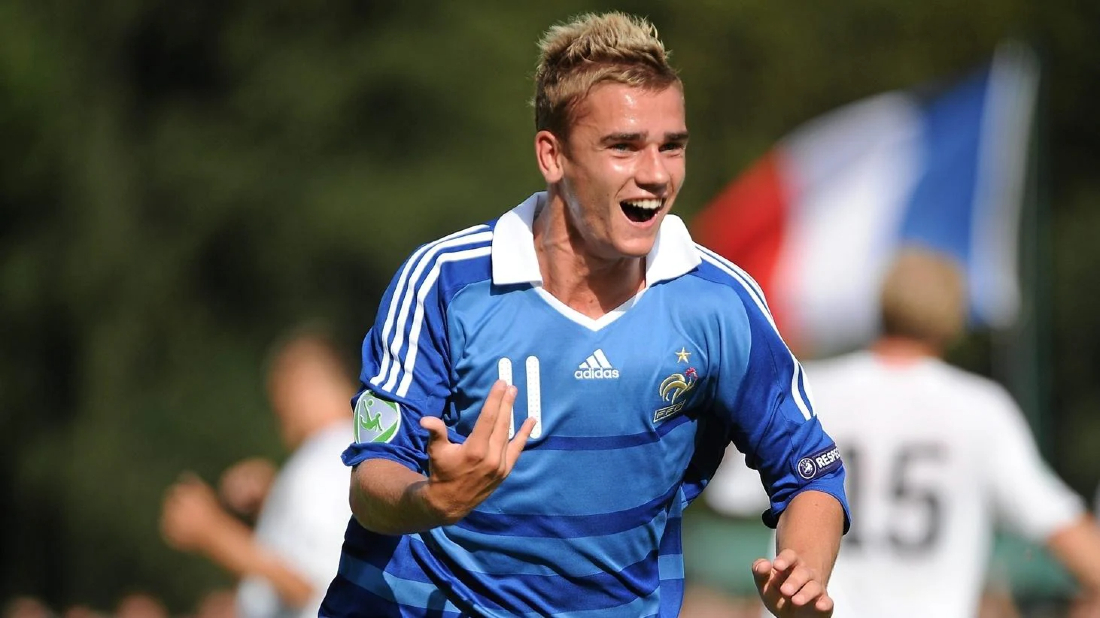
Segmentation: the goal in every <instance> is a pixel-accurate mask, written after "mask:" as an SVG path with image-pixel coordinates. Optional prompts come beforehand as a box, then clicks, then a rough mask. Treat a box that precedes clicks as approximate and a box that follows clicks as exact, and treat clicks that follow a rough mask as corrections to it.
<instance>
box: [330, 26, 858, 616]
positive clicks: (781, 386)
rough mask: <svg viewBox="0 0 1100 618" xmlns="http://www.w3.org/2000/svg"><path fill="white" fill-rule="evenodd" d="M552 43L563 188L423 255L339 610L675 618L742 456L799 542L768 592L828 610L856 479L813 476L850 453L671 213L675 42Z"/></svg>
mask: <svg viewBox="0 0 1100 618" xmlns="http://www.w3.org/2000/svg"><path fill="white" fill-rule="evenodd" d="M541 47H542V57H541V59H540V62H539V67H538V69H537V71H536V82H537V86H536V95H535V110H536V112H535V115H536V128H537V133H536V135H535V144H534V145H535V154H536V160H537V163H538V166H539V170H540V171H541V173H542V175H543V177H544V179H545V181H546V189H547V190H546V192H539V193H536V194H534V195H532V196H531V197H530V198H528V199H527V200H525V201H524V202H523V203H522V204H520V205H519V206H517V207H516V208H514V209H513V210H511V211H509V212H507V213H505V214H504V215H502V216H501V217H500V218H499V219H496V220H495V221H492V222H490V223H488V224H486V225H477V226H474V227H471V228H469V229H467V230H463V231H461V232H457V233H455V234H452V235H451V236H448V237H446V238H444V239H441V240H439V241H437V242H433V243H429V244H427V245H425V246H423V247H421V248H420V249H419V250H417V251H416V252H415V253H414V254H413V255H412V257H410V258H409V259H408V260H407V261H406V262H405V265H404V266H403V267H402V268H401V269H400V270H399V272H398V273H397V275H396V276H395V277H394V278H393V281H392V283H391V285H390V287H389V289H388V290H387V291H386V294H385V296H384V299H383V302H382V306H381V308H380V309H379V311H378V313H377V318H376V322H375V324H374V327H373V329H372V330H371V331H370V333H369V334H368V336H367V338H366V341H364V344H363V371H362V374H361V376H360V380H361V383H362V385H363V391H362V392H361V394H360V396H359V397H358V399H357V404H356V415H357V419H358V434H357V440H356V443H355V444H353V445H352V446H351V447H350V448H349V449H348V450H347V451H346V452H345V455H344V456H345V461H346V463H348V464H349V465H352V466H355V469H354V470H355V471H354V473H353V480H352V510H353V511H354V513H355V521H353V522H352V523H351V524H350V525H349V527H348V533H347V539H346V541H345V544H344V553H343V557H342V559H341V561H340V572H339V576H338V577H337V578H336V579H335V580H334V581H333V583H332V585H331V586H330V588H329V592H328V595H327V596H326V597H325V601H324V603H323V605H322V606H321V615H322V616H331V617H345V616H347V617H352V616H354V617H366V616H402V617H410V616H460V615H462V616H467V615H475V616H518V615H532V616H533V615H542V616H580V615H583V616H593V617H595V616H600V617H609V618H613V617H617V616H623V617H629V618H637V617H638V616H658V615H659V616H665V617H669V618H670V617H672V616H675V615H676V614H677V613H678V610H679V607H680V600H681V597H682V578H683V562H682V554H681V549H680V529H679V524H680V519H681V514H682V511H683V508H684V507H685V506H686V504H687V503H688V502H689V501H690V500H691V499H693V498H695V497H696V495H698V493H699V492H700V491H702V487H703V485H704V484H705V483H706V481H707V480H708V479H709V477H710V475H711V473H712V472H713V471H714V468H715V467H716V466H717V462H718V460H719V458H720V457H721V455H722V453H723V451H724V449H725V447H726V445H727V444H729V443H730V442H731V441H733V442H735V443H736V444H737V445H738V447H740V448H742V449H743V450H745V451H747V452H749V453H751V457H750V461H751V462H752V463H753V464H754V465H755V466H756V467H757V468H758V469H759V470H760V472H761V476H762V477H763V478H764V481H765V484H766V485H767V487H768V488H769V490H770V494H771V500H772V504H771V506H770V508H769V510H768V515H767V521H768V523H770V524H771V525H773V526H775V525H778V528H779V545H780V547H781V548H782V549H783V551H781V552H780V553H779V555H778V556H777V557H776V558H775V560H774V561H769V560H766V559H763V558H761V559H760V560H758V561H757V562H755V563H754V564H753V565H752V567H751V568H752V569H753V571H754V573H755V574H756V578H757V579H756V581H757V583H758V585H759V587H760V589H761V595H762V596H763V598H764V599H765V602H766V603H767V604H768V605H769V606H771V607H773V608H777V609H778V608H781V613H782V614H783V615H785V616H827V615H829V613H830V612H831V609H832V600H831V599H830V598H829V596H828V594H827V593H826V591H825V583H826V581H827V579H828V574H829V571H830V569H831V566H832V562H833V560H834V558H835V555H836V549H837V547H838V546H839V543H840V536H841V533H842V529H843V528H844V524H845V519H846V516H845V511H844V504H843V468H842V467H841V463H840V461H839V460H837V459H835V458H834V459H830V461H829V463H828V464H826V465H822V466H821V467H820V468H815V469H814V470H807V469H806V468H805V467H801V468H800V467H799V465H798V464H799V462H800V461H810V460H811V458H813V457H815V456H816V457H831V455H830V454H831V453H834V452H835V445H834V444H833V443H832V440H831V439H829V437H828V436H827V435H826V434H825V433H824V432H823V431H822V428H821V426H820V424H819V423H818V421H817V417H816V416H814V414H813V410H812V409H811V408H810V407H809V404H808V403H807V397H806V392H805V386H804V384H803V381H802V379H801V373H802V371H801V366H800V365H799V364H798V361H797V360H795V358H794V356H792V355H791V353H790V352H789V351H788V350H787V347H786V346H785V345H784V343H783V341H782V340H781V339H780V338H779V335H778V333H777V332H776V330H775V327H774V326H773V324H772V322H771V316H770V315H769V313H768V310H767V307H766V305H765V303H764V300H763V298H762V296H761V294H760V289H759V288H758V287H757V286H756V285H755V283H754V282H753V281H752V280H751V279H749V278H748V277H747V276H746V275H745V274H744V273H743V272H741V271H740V270H739V269H737V268H736V267H734V266H732V265H731V264H729V263H728V262H726V261H724V260H722V259H720V258H717V257H715V256H714V255H713V254H711V253H710V252H708V251H706V250H705V249H702V248H700V247H698V246H696V245H695V244H694V243H693V242H692V241H691V238H690V237H689V236H688V233H687V229H686V227H685V226H684V224H683V222H682V221H680V220H679V219H678V218H676V217H673V216H668V211H669V209H670V208H671V207H672V205H673V201H674V200H675V198H676V196H677V193H678V191H679V189H680V186H681V182H682V181H683V179H684V173H685V149H686V145H687V139H688V135H687V126H686V122H685V114H684V97H683V89H682V84H681V82H680V80H679V78H678V77H677V75H676V72H675V71H674V70H673V69H672V68H671V67H670V66H669V65H668V62H667V59H666V55H665V50H664V46H663V44H662V43H661V42H660V40H659V39H658V38H657V36H656V30H655V29H654V28H653V27H652V26H651V25H650V24H648V23H647V22H645V21H644V20H640V19H637V18H632V17H629V16H626V15H623V14H619V13H611V14H607V15H599V16H597V15H585V16H582V17H580V18H578V19H577V20H575V21H573V22H571V23H569V24H564V25H560V26H557V27H554V28H552V29H551V30H550V31H549V32H548V33H547V35H546V37H545V38H544V39H543V41H542V46H541ZM513 406H514V407H513ZM521 451H522V456H521ZM745 568H746V569H747V568H749V565H748V564H746V565H745Z"/></svg>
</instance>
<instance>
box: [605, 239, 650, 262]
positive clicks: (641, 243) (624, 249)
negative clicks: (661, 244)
mask: <svg viewBox="0 0 1100 618" xmlns="http://www.w3.org/2000/svg"><path fill="white" fill-rule="evenodd" d="M656 242H657V239H656V237H654V238H636V239H633V240H629V241H626V242H621V243H616V246H615V248H616V249H617V250H618V252H619V253H620V254H622V255H623V256H624V257H631V258H644V257H645V256H647V255H649V252H650V251H652V250H653V245H654V243H656Z"/></svg>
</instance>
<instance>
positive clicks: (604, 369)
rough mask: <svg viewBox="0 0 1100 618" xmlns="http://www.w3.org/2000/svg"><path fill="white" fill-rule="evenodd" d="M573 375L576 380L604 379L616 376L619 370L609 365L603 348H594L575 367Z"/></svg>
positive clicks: (609, 362)
mask: <svg viewBox="0 0 1100 618" xmlns="http://www.w3.org/2000/svg"><path fill="white" fill-rule="evenodd" d="M573 377H574V378H576V379H578V380H606V379H608V378H618V377H619V370H618V369H615V368H614V367H612V366H611V361H609V360H607V357H606V356H604V353H603V350H596V351H595V352H593V353H592V354H591V355H590V356H589V357H588V358H586V359H585V360H584V362H583V363H581V364H580V366H578V367H577V370H576V371H574V372H573Z"/></svg>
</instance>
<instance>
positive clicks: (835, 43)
mask: <svg viewBox="0 0 1100 618" xmlns="http://www.w3.org/2000/svg"><path fill="white" fill-rule="evenodd" d="M610 8H617V9H621V10H626V11H630V12H636V13H640V14H645V15H648V16H650V17H651V18H652V19H653V20H654V21H655V23H656V24H657V25H658V26H659V28H660V29H661V32H662V35H663V37H664V39H665V40H666V43H667V44H668V45H669V46H670V47H671V48H672V50H673V58H674V61H675V63H676V64H677V65H678V66H679V67H681V70H682V75H683V77H684V80H685V83H686V85H687V94H688V98H687V102H688V117H689V118H688V119H689V126H690V127H691V129H692V135H693V137H692V145H691V167H690V171H691V173H690V174H689V177H690V178H691V181H690V182H689V183H688V184H687V186H686V189H685V192H684V193H683V195H682V197H681V201H680V204H681V206H680V214H682V215H684V216H686V217H690V216H691V214H692V213H694V212H695V211H697V210H698V209H699V208H700V207H701V206H702V205H703V204H704V203H705V202H706V201H707V200H708V199H709V198H710V197H711V196H712V195H714V194H715V193H716V192H717V191H718V190H719V189H720V188H721V187H722V186H723V185H724V184H725V183H726V182H728V181H729V180H730V179H731V178H732V177H733V176H734V175H735V174H736V173H737V172H739V171H740V170H742V169H743V168H744V167H745V166H746V165H747V164H748V163H749V162H750V161H752V160H753V159H754V158H756V157H757V156H759V155H760V154H762V153H763V152H764V151H765V150H766V149H767V148H768V147H769V146H770V145H771V144H772V143H773V142H774V140H776V139H777V138H779V137H780V136H782V135H783V134H785V133H786V132H787V131H789V130H790V129H792V128H793V127H794V126H795V125H797V124H798V123H800V122H802V121H804V120H807V119H809V118H811V117H813V116H815V115H817V114H819V113H822V112H824V111H826V110H828V109H830V108H832V107H834V106H837V105H839V104H842V103H845V102H848V101H851V100H854V99H856V98H859V97H862V96H866V95H870V94H872V93H876V92H880V91H883V90H887V89H892V88H899V87H909V86H912V85H915V84H919V83H924V82H927V81H929V80H935V79H943V78H948V77H950V76H952V75H954V74H957V73H959V72H961V71H964V70H967V69H969V68H971V67H972V66H974V65H976V64H978V63H980V62H983V61H984V60H985V59H987V58H988V57H989V56H990V54H991V53H992V50H993V49H994V47H995V45H996V44H997V42H998V41H1000V40H1002V39H1003V38H1005V37H1007V36H1016V37H1020V38H1023V39H1024V40H1027V41H1030V42H1032V43H1033V44H1034V45H1035V46H1036V47H1037V49H1038V50H1039V51H1040V54H1041V56H1042V59H1043V62H1044V68H1045V70H1046V75H1045V78H1046V79H1045V85H1046V87H1045V89H1044V100H1045V101H1046V103H1045V105H1044V109H1045V117H1044V123H1045V126H1046V129H1045V131H1044V135H1043V142H1044V149H1043V159H1042V169H1043V171H1044V177H1045V178H1046V182H1045V184H1044V186H1045V187H1046V191H1045V193H1044V195H1045V197H1046V199H1047V201H1048V202H1049V205H1050V208H1051V212H1052V217H1053V219H1052V224H1051V227H1052V234H1053V236H1052V238H1053V239H1054V240H1053V247H1054V257H1053V259H1052V260H1051V263H1050V264H1047V265H1045V267H1044V268H1043V270H1042V273H1041V275H1042V277H1043V278H1044V280H1047V281H1049V282H1050V288H1051V290H1052V295H1053V298H1052V300H1051V302H1052V307H1053V312H1054V313H1053V332H1052V333H1051V337H1053V351H1054V352H1053V357H1052V359H1051V366H1052V368H1053V377H1052V380H1053V384H1052V387H1053V388H1052V391H1053V393H1054V401H1053V404H1054V405H1053V406H1052V409H1053V410H1055V412H1056V416H1055V417H1054V418H1055V421H1054V439H1053V443H1054V444H1056V445H1057V448H1056V449H1054V450H1053V452H1052V456H1053V459H1054V464H1055V467H1056V468H1057V469H1058V470H1059V471H1060V472H1062V473H1063V474H1065V475H1066V476H1067V478H1069V479H1070V480H1071V481H1072V482H1073V484H1074V486H1075V487H1076V488H1077V489H1078V490H1080V491H1082V492H1089V493H1090V494H1091V492H1092V491H1093V489H1094V487H1095V483H1096V481H1097V478H1098V477H1100V454H1098V452H1097V451H1096V449H1094V448H1093V446H1094V444H1095V442H1096V440H1097V438H1098V437H1100V414H1097V413H1096V411H1097V409H1098V408H1100V383H1098V382H1097V381H1096V379H1095V376H1096V375H1098V374H1100V320H1098V319H1097V318H1096V315H1097V314H1098V311H1100V307H1098V303H1100V300H1098V298H1097V296H1096V295H1095V294H1092V293H1090V289H1091V287H1092V286H1093V285H1095V279H1096V275H1095V273H1096V272H1098V271H1100V243H1096V242H1095V240H1094V239H1095V234H1096V233H1097V231H1098V230H1100V214H1098V213H1100V211H1098V210H1097V209H1096V208H1095V207H1094V206H1095V204H1096V203H1097V202H1098V201H1100V176H1097V175H1096V173H1095V170H1097V169H1100V116H1098V115H1097V114H1095V113H1094V112H1093V108H1092V106H1093V105H1094V104H1095V101H1097V100H1098V99H1100V46H1097V45H1096V41H1097V40H1100V5H1098V4H1096V3H1084V2H1073V1H1071V0H1050V1H1046V2H1042V3H1039V2H1034V1H1026V0H975V1H973V2H967V3H959V2H950V1H947V0H929V1H927V2H902V1H901V0H843V1H835V2H804V1H796V0H768V1H765V0H743V1H742V2H726V1H718V0H698V1H696V2H691V3H683V2H676V3H674V2H669V1H657V0H651V1H646V2H643V1H634V2H629V1H624V2H621V3H618V4H615V5H612V4H610V3H607V2H582V1H580V0H563V1H560V2H556V3H543V4H538V5H530V6H527V5H522V4H519V3H513V2H505V1H503V0H487V1H485V2H479V3H476V6H474V5H471V4H469V3H437V2H426V1H424V0H410V1H406V2H401V3H398V2H392V1H391V2H362V1H351V0H330V1H327V2H318V3H308V2H292V1H288V0H273V1H271V2H243V1H241V0H225V1H212V0H197V1H194V2H183V3H180V2H157V1H144V2H138V1H137V0H103V1H102V2H97V3H78V2H65V1H61V0H34V1H31V0H11V1H9V2H4V3H0V299H2V302H0V324H2V325H3V333H4V334H3V339H4V341H3V345H2V346H0V410H2V412H0V414H2V416H0V448H2V450H3V455H4V456H3V458H2V460H0V510H2V512H3V514H4V521H5V522H7V524H6V527H5V528H3V529H2V530H0V599H3V598H6V597H8V596H9V595H12V594H16V593H31V594H37V595H42V596H44V597H45V598H46V599H47V600H49V601H50V602H51V603H54V604H56V605H59V606H60V605H64V604H69V603H75V602H80V603H87V604H91V605H92V606H94V607H100V608H110V607H111V605H112V603H114V601H115V599H117V597H118V595H119V594H121V593H123V592H125V591H127V590H130V589H137V588H141V589H146V590H150V591H153V592H155V593H157V594H160V595H162V596H163V597H164V598H165V599H166V600H167V601H168V602H169V604H170V606H171V607H172V608H173V609H174V610H175V611H185V610H188V609H190V607H191V604H192V603H193V602H194V600H195V598H196V595H197V593H198V592H199V591H201V590H203V589H205V588H207V587H210V586H214V585H224V584H226V583H227V582H228V579H227V578H226V576H225V575H224V574H223V573H220V572H219V571H217V570H216V569H214V567H212V566H209V565H207V564H206V562H205V561H203V560H202V559H199V558H196V557H193V556H187V555H182V554H178V553H176V552H173V551H171V550H169V549H168V548H166V547H165V546H164V545H163V543H162V542H161V541H160V538H159V534H158V530H157V517H158V512H159V507H160V500H161V494H162V492H163V491H164V488H165V487H166V486H167V485H168V484H169V483H170V482H171V481H172V480H173V479H174V478H175V477H176V475H177V474H178V473H179V472H180V471H181V470H184V469H193V470H195V471H196V472H197V473H199V474H200V475H202V476H203V477H204V478H206V479H207V480H211V481H213V480H216V478H217V475H218V473H219V472H220V470H222V469H223V468H224V467H225V466H226V465H228V464H229V463H231V462H233V461H235V460H237V459H239V458H241V457H244V456H248V455H254V454H265V455H269V456H273V457H280V456H282V455H283V453H282V451H281V450H280V446H279V444H278V441H277V435H276V433H275V428H274V423H273V420H272V419H271V417H270V414H269V412H268V410H267V406H266V402H265V399H264V393H263V388H262V384H263V378H262V375H261V371H262V369H261V363H262V359H263V356H264V353H265V351H266V346H267V345H268V343H269V342H270V341H271V340H272V339H274V338H275V337H276V336H278V335H279V334H280V333H281V332H282V331H284V330H285V329H286V328H288V327H290V326H293V325H294V324H296V323H298V322H300V321H302V320H306V319H311V320H315V319H320V320H323V321H324V322H327V323H328V324H329V325H330V326H331V328H332V330H333V331H335V332H336V333H337V334H338V336H339V337H340V338H341V340H343V341H346V345H347V348H346V350H345V352H346V354H347V356H348V358H349V360H354V359H355V358H356V355H357V347H358V341H359V339H360V338H361V337H362V335H363V334H364V333H365V332H366V329H367V327H368V325H369V324H370V323H371V321H372V319H373V315H374V310H375V307H376V304H377V302H378V299H379V296H380V294H381V292H382V291H383V288H384V285H385V283H386V281H387V280H388V278H389V276H390V274H391V273H392V271H393V270H394V268H395V267H396V266H397V265H398V264H399V262H400V260H401V259H402V258H403V257H404V256H405V255H406V254H407V253H408V252H409V251H410V250H411V249H412V248H413V247H414V246H415V245H417V244H418V243H420V242H424V241H427V240H430V239H432V238H435V237H438V236H439V235H442V234H444V233H447V232H450V231H453V230H455V229H459V228H461V227H465V226H467V225H470V224H473V223H476V222H480V221H482V220H485V219H488V218H491V217H493V216H496V215H497V214H499V213H500V212H502V211H503V210H505V209H506V208H508V207H510V206H511V205H513V204H515V203H518V202H519V201H520V200H522V199H523V198H524V197H526V196H527V195H529V194H530V193H531V192H532V191H534V190H537V189H539V188H540V177H539V176H538V174H537V171H536V169H535V166H534V164H533V161H532V158H531V156H530V153H531V150H532V148H531V140H532V133H533V131H532V124H533V121H532V119H531V111H530V108H529V106H528V103H527V100H528V98H529V97H530V93H531V84H530V77H531V74H532V72H533V68H534V59H535V44H534V42H535V40H536V39H537V38H538V36H539V35H540V34H541V32H542V31H543V30H544V29H545V28H546V27H547V26H548V25H549V24H551V23H553V22H555V21H558V20H562V19H565V18H567V17H568V16H570V15H573V14H576V13H579V12H583V11H588V10H606V9H610ZM976 358H979V359H980V358H984V357H983V355H982V354H981V353H979V354H977V356H976Z"/></svg>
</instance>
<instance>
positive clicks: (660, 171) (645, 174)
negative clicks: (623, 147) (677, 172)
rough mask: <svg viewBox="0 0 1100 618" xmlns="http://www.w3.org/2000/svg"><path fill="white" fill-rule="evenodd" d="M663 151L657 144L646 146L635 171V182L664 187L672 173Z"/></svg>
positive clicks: (645, 185) (639, 184) (647, 185)
mask: <svg viewBox="0 0 1100 618" xmlns="http://www.w3.org/2000/svg"><path fill="white" fill-rule="evenodd" d="M661 154H662V153H661V151H660V149H659V148H657V147H656V146H651V147H649V148H646V149H645V150H644V151H643V153H642V157H641V160H640V161H639V162H638V168H637V170H636V172H635V175H634V176H635V178H634V179H635V182H637V183H638V186H640V187H664V186H665V185H667V184H668V182H669V179H670V178H671V175H670V174H669V171H668V165H667V164H666V162H665V159H664V157H662V156H661Z"/></svg>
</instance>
